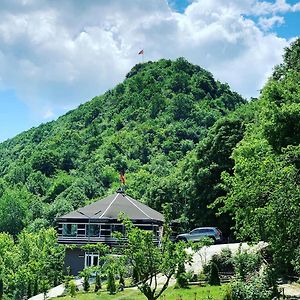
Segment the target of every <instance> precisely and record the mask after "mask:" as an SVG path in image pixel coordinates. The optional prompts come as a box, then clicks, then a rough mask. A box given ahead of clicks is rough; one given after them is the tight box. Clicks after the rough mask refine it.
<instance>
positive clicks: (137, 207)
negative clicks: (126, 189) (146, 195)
mask: <svg viewBox="0 0 300 300" xmlns="http://www.w3.org/2000/svg"><path fill="white" fill-rule="evenodd" d="M128 197H129V198H131V197H130V196H127V195H125V198H126V199H127V200H128V201H129V202H130V203H131V204H133V205H134V206H135V207H136V208H137V209H138V210H139V211H141V212H142V213H143V214H144V215H145V216H146V217H148V218H149V219H152V220H153V218H152V217H150V216H149V215H148V214H147V213H145V212H144V211H143V210H142V209H141V208H140V207H138V206H137V205H136V204H135V203H134V202H133V201H132V200H134V199H132V200H130V199H129V198H128ZM135 201H137V200H135Z"/></svg>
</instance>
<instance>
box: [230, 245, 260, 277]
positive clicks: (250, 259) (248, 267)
mask: <svg viewBox="0 0 300 300" xmlns="http://www.w3.org/2000/svg"><path fill="white" fill-rule="evenodd" d="M261 263H262V257H261V255H260V254H259V253H249V252H246V251H239V252H238V253H237V254H236V255H235V256H234V258H233V265H234V271H235V274H236V276H237V277H238V278H239V279H240V280H241V281H245V280H246V276H247V275H251V274H252V273H254V272H257V271H258V270H259V268H260V266H261Z"/></svg>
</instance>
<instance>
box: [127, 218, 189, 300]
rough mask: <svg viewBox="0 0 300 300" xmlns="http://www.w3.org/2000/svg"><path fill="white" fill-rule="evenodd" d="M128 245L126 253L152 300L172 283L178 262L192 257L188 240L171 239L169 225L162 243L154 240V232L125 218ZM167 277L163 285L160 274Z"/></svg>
mask: <svg viewBox="0 0 300 300" xmlns="http://www.w3.org/2000/svg"><path fill="white" fill-rule="evenodd" d="M124 224H125V226H126V233H127V239H128V242H127V247H126V248H125V249H124V254H125V257H126V259H127V260H128V262H129V263H130V265H131V266H132V267H133V268H135V269H136V272H137V274H138V278H139V282H138V283H137V285H138V288H139V290H140V291H141V292H142V293H143V294H144V295H145V296H146V298H147V299H149V300H155V299H158V298H159V297H160V296H161V294H162V293H163V292H164V291H165V289H166V288H167V287H168V285H169V281H170V279H171V277H172V276H173V275H174V274H175V273H176V271H177V269H178V265H179V264H182V263H184V262H185V261H187V260H188V254H187V253H186V252H185V250H184V247H185V245H184V243H182V242H180V243H172V242H171V241H170V239H169V233H170V231H169V229H168V228H167V227H166V228H165V236H164V238H163V240H162V243H161V247H158V246H157V245H156V244H155V243H154V242H153V233H152V232H147V231H145V230H141V229H139V228H137V227H134V226H133V224H132V223H131V222H130V221H129V220H125V221H124ZM159 276H163V277H164V278H165V281H164V284H163V286H162V287H161V288H159V286H158V281H157V280H158V277H159Z"/></svg>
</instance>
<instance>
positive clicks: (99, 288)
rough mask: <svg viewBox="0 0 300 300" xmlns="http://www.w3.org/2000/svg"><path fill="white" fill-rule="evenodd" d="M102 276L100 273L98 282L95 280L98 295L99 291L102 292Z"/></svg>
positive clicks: (97, 278) (97, 276) (97, 277)
mask: <svg viewBox="0 0 300 300" xmlns="http://www.w3.org/2000/svg"><path fill="white" fill-rule="evenodd" d="M101 288H102V285H101V276H100V274H99V273H97V274H96V280H95V293H97V292H98V291H99V290H101Z"/></svg>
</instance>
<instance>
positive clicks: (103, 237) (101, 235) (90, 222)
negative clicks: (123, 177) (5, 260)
mask: <svg viewBox="0 0 300 300" xmlns="http://www.w3.org/2000/svg"><path fill="white" fill-rule="evenodd" d="M120 213H124V215H125V216H127V217H128V218H129V219H130V220H131V221H132V222H133V224H135V226H137V227H139V228H141V229H144V230H151V231H153V233H154V239H155V240H156V241H157V242H159V239H160V237H161V233H162V225H163V222H164V218H163V215H162V214H161V213H159V212H157V211H155V210H154V209H152V208H150V207H148V206H147V205H145V204H143V203H141V202H139V201H137V200H135V199H133V198H131V197H130V196H128V195H126V194H125V193H123V192H117V193H115V194H113V195H110V196H108V197H106V198H104V199H102V200H99V201H97V202H94V203H92V204H90V205H87V206H85V207H82V208H79V209H77V210H76V211H73V212H70V213H68V214H66V215H64V216H61V217H59V218H57V230H58V242H59V243H61V244H67V245H74V246H73V247H71V248H70V249H67V252H66V258H65V266H66V267H70V270H71V274H73V275H77V274H78V272H80V271H81V270H83V269H84V268H85V267H89V266H96V265H98V264H99V254H98V253H90V252H85V251H84V250H83V249H81V246H82V245H85V244H94V243H99V242H100V243H105V244H108V245H110V246H114V245H116V244H117V240H116V239H115V238H114V237H113V236H112V233H113V232H121V233H124V226H123V225H122V224H121V223H120V222H118V217H119V215H120Z"/></svg>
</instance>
